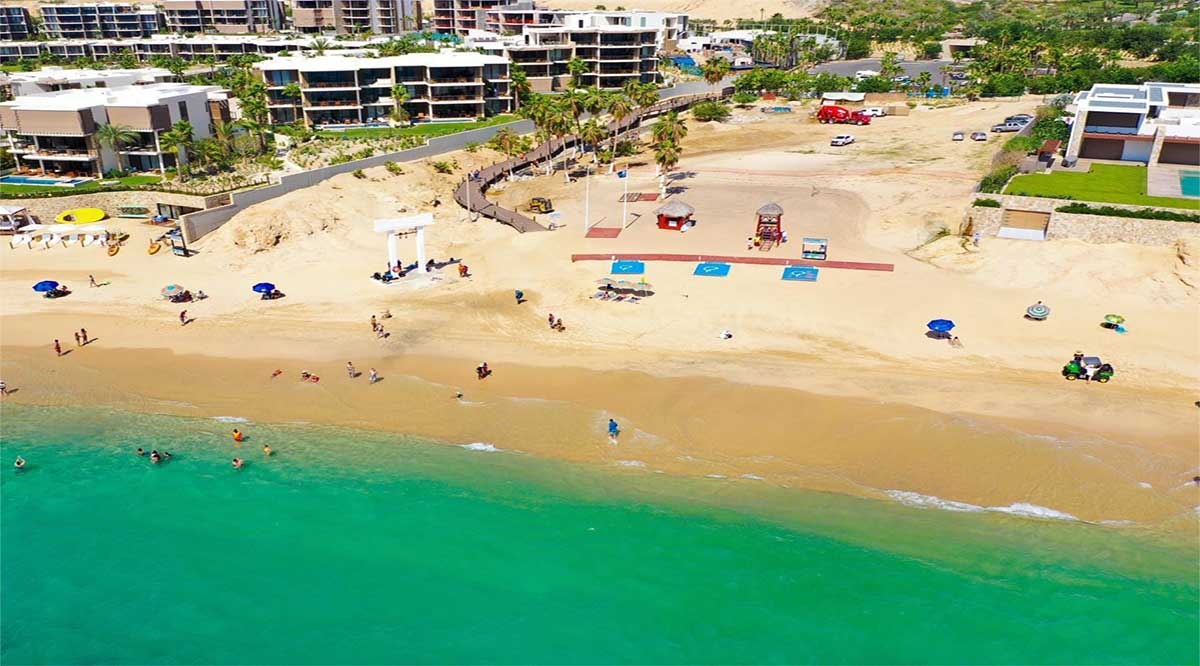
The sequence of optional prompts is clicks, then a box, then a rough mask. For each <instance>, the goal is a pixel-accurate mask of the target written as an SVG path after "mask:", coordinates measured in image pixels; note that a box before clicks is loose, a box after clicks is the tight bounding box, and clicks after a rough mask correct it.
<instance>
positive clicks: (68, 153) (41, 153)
mask: <svg viewBox="0 0 1200 666" xmlns="http://www.w3.org/2000/svg"><path fill="white" fill-rule="evenodd" d="M21 159H26V160H60V161H69V162H90V161H91V160H94V159H96V156H95V155H92V154H90V153H88V152H87V151H86V150H50V149H46V148H39V149H37V150H34V151H32V152H28V153H25V155H24V156H23V157H22V158H21Z"/></svg>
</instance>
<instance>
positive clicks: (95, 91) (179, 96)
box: [0, 83, 228, 178]
mask: <svg viewBox="0 0 1200 666" xmlns="http://www.w3.org/2000/svg"><path fill="white" fill-rule="evenodd" d="M227 103H228V101H227V99H226V94H225V92H224V91H222V90H221V89H220V88H219V87H217V86H193V85H188V84H185V83H152V84H148V85H135V86H126V87H122V88H86V89H76V90H60V91H57V92H50V93H43V94H39V95H26V96H23V97H18V98H16V99H14V100H13V101H11V102H4V103H0V132H3V133H4V136H5V140H6V143H7V146H8V149H9V151H10V152H11V153H12V155H13V157H15V158H16V161H17V168H18V169H22V170H24V169H33V170H35V171H36V172H40V173H45V174H56V175H68V176H69V175H71V174H74V175H75V176H90V177H93V178H99V177H101V176H103V175H104V174H105V173H106V172H108V171H111V170H114V169H131V170H134V171H161V170H163V169H168V168H171V167H173V166H175V165H176V163H177V158H176V155H175V154H174V153H171V152H167V151H165V150H163V147H162V141H161V138H162V134H163V133H164V132H167V131H169V130H170V129H171V126H172V125H173V124H174V123H175V122H177V121H180V120H186V121H188V122H189V123H191V125H192V128H193V130H194V137H195V138H197V139H202V138H205V137H208V136H211V134H212V121H213V117H214V115H213V114H214V113H217V114H223V113H225V111H224V110H225V109H227ZM108 124H115V125H123V126H125V127H129V128H130V129H132V130H134V131H135V132H136V133H137V135H138V139H137V141H136V142H133V143H130V144H128V145H124V146H105V145H103V144H102V143H101V142H100V141H98V140H97V138H96V132H97V130H98V129H99V128H100V127H102V126H104V125H108ZM178 160H179V161H180V162H184V163H186V161H187V154H186V152H181V153H180V155H179V156H178Z"/></svg>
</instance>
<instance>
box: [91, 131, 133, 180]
mask: <svg viewBox="0 0 1200 666" xmlns="http://www.w3.org/2000/svg"><path fill="white" fill-rule="evenodd" d="M138 138H139V135H138V133H137V132H135V131H133V128H132V127H127V126H125V125H101V126H100V127H98V128H96V140H97V141H99V142H100V145H102V146H104V147H106V148H108V149H109V150H112V151H113V152H115V153H116V154H117V170H118V171H124V167H123V166H122V163H121V149H122V148H124V147H125V146H128V145H129V144H131V143H135V142H137V140H138Z"/></svg>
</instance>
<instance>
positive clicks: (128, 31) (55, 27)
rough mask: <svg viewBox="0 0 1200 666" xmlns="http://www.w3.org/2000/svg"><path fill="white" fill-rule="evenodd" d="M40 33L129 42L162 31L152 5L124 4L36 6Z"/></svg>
mask: <svg viewBox="0 0 1200 666" xmlns="http://www.w3.org/2000/svg"><path fill="white" fill-rule="evenodd" d="M40 10H41V12H42V34H43V35H45V36H46V37H48V38H50V39H132V38H136V37H149V36H151V35H153V34H155V33H157V32H159V30H161V29H162V27H163V24H162V15H161V14H160V13H159V11H158V8H157V7H155V6H154V5H134V4H130V3H124V2H103V3H80V2H76V3H70V4H44V5H40Z"/></svg>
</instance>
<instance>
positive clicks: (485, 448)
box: [459, 442, 504, 453]
mask: <svg viewBox="0 0 1200 666" xmlns="http://www.w3.org/2000/svg"><path fill="white" fill-rule="evenodd" d="M459 446H461V447H462V448H464V449H466V450H468V451H482V452H483V453H499V452H501V451H503V450H504V449H501V448H497V447H496V446H495V445H492V444H486V443H484V442H472V443H470V444H459Z"/></svg>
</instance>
